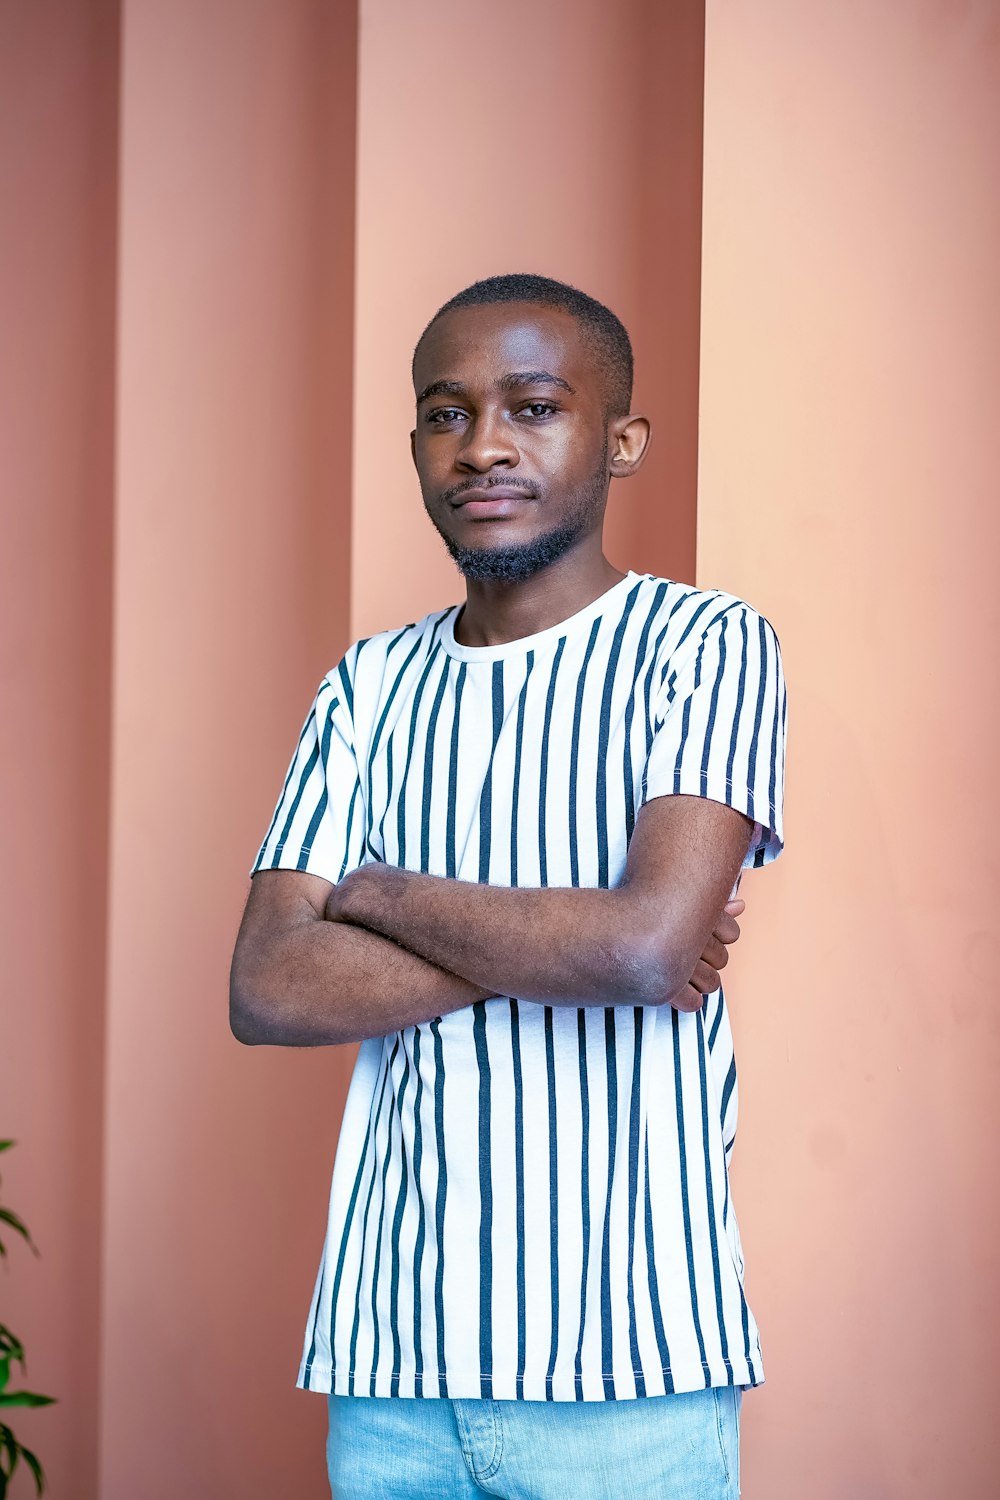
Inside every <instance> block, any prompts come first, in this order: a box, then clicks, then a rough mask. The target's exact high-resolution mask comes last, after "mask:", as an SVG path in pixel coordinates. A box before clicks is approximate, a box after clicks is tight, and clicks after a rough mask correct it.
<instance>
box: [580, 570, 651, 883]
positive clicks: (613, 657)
mask: <svg viewBox="0 0 1000 1500" xmlns="http://www.w3.org/2000/svg"><path fill="white" fill-rule="evenodd" d="M640 587H641V585H640V584H638V583H637V584H636V586H635V588H634V589H633V590H632V592H631V593H630V594H629V596H628V600H627V602H626V605H625V610H624V613H623V614H622V617H621V619H620V620H619V621H618V625H617V628H616V629H615V633H614V637H613V639H612V642H611V650H610V652H609V654H608V665H607V669H606V671H605V673H604V693H603V695H602V697H601V717H600V723H599V727H598V735H597V796H596V798H595V806H596V810H597V884H598V885H599V886H601V887H602V888H605V889H606V888H607V885H608V739H609V737H610V733H611V697H612V693H613V691H614V685H615V678H616V676H617V673H618V658H619V656H620V655H621V649H622V641H623V640H624V638H625V628H626V626H627V625H628V620H629V615H630V614H631V613H632V606H633V605H634V604H635V601H636V598H637V596H638V593H639V589H640ZM629 699H630V701H631V694H630V695H629ZM627 738H628V736H627V734H626V739H627ZM575 823H576V819H575V818H574V819H573V824H572V825H571V826H575ZM573 883H574V885H575V884H576V882H575V881H574V882H573Z"/></svg>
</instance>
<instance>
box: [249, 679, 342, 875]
mask: <svg viewBox="0 0 1000 1500" xmlns="http://www.w3.org/2000/svg"><path fill="white" fill-rule="evenodd" d="M351 697H352V694H351V684H350V678H349V675H348V672H347V667H346V662H345V661H341V662H340V663H339V665H338V667H336V668H334V670H333V671H332V672H330V673H328V675H327V676H326V677H324V679H323V681H322V682H321V683H320V685H319V688H318V690H317V693H316V697H315V698H314V699H313V703H312V707H311V708H310V710H309V713H308V715H307V717H306V721H305V724H304V725H303V726H302V733H301V734H300V735H299V742H298V744H297V745H296V747H295V752H294V754H293V755H292V759H291V764H290V765H289V767H288V774H287V776H286V777H285V782H284V786H283V787H282V789H281V795H280V797H279V798H278V805H277V807H276V808H275V810H274V817H273V818H272V819H271V826H270V827H269V828H268V830H267V834H266V836H265V838H264V842H263V843H262V844H261V846H260V849H259V850H258V852H257V857H256V859H255V860H254V862H253V865H252V867H251V870H250V874H251V875H255V874H256V873H257V871H258V870H304V871H306V873H307V874H309V875H320V876H322V877H323V879H324V880H329V881H331V882H332V884H334V885H336V884H337V882H338V881H339V880H341V879H343V877H344V875H345V874H346V872H347V871H348V870H349V869H355V868H356V867H357V866H358V865H360V864H361V863H362V856H363V852H364V821H365V820H364V816H363V810H362V807H363V800H364V799H363V795H362V787H361V776H360V772H359V770H358V763H357V758H356V756H355V752H354V734H353V725H352V720H351Z"/></svg>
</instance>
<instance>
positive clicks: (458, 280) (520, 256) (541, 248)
mask: <svg viewBox="0 0 1000 1500" xmlns="http://www.w3.org/2000/svg"><path fill="white" fill-rule="evenodd" d="M664 11H666V14H664V13H663V12H664ZM703 28H704V7H703V5H702V3H701V0H697V3H694V0H683V3H678V4H675V5H672V6H670V7H661V6H659V5H656V4H654V3H653V0H623V3H620V4H618V5H617V6H616V8H615V14H614V20H613V24H612V20H611V14H610V12H609V9H608V6H607V4H606V3H605V0H546V3H545V4H544V5H538V4H534V3H530V0H514V3H512V4H510V5H508V6H504V7H500V6H496V5H494V4H488V3H484V0H480V3H473V4H469V5H464V6H459V7H457V8H452V9H450V10H449V11H448V14H447V22H446V25H445V24H444V23H443V22H442V23H440V24H439V23H434V24H429V21H428V12H427V10H426V8H425V7H423V6H419V5H413V4H412V3H410V0H361V44H360V53H359V78H358V94H359V98H358V220H357V266H358V274H357V304H356V316H357V338H356V342H355V406H354V409H355V417H354V485H353V497H354V498H353V505H354V511H353V528H354V545H353V548H352V574H351V580H352V588H351V629H352V634H353V635H369V634H371V633H372V632H373V631H376V630H383V629H385V628H387V626H389V625H391V624H396V623H400V624H402V623H404V622H405V621H407V620H412V619H416V618H418V617H419V616H420V615H421V614H424V613H426V612H427V611H428V610H431V609H437V608H440V607H441V606H442V605H445V604H449V603H452V602H455V601H457V600H459V599H461V598H464V585H463V583H462V580H461V578H460V576H459V574H458V573H457V571H456V569H455V567H454V565H453V563H452V562H451V560H450V558H449V557H448V555H447V553H446V552H445V549H444V545H443V543H442V542H441V541H440V539H439V537H438V535H437V533H436V532H435V531H434V529H433V527H432V526H431V524H430V522H429V521H428V520H427V517H426V515H425V514H424V511H423V507H422V504H421V499H420V491H419V488H418V486H417V483H416V477H415V475H414V473H413V469H412V465H411V462H410V452H409V432H410V429H411V427H412V426H413V387H412V385H411V383H410V376H409V368H410V356H411V354H412V351H413V346H414V344H415V343H416V341H417V338H418V337H419V335H420V332H421V330H422V328H423V327H424V325H425V323H426V322H427V321H428V319H429V318H430V317H431V316H432V314H433V313H434V312H435V311H436V310H437V308H438V307H439V306H440V305H441V303H442V302H444V301H446V300H447V298H448V297H450V296H451V295H452V294H453V293H455V292H457V291H459V290H460V289H461V288H462V287H463V286H465V285H467V284H468V283H469V282H471V281H475V280H478V279H479V278H480V277H483V276H491V275H495V274H497V273H498V272H504V271H538V272H541V273H542V274H543V275H550V276H556V277H559V278H560V279H561V280H564V281H571V282H575V283H576V284H578V285H579V286H582V287H583V288H584V289H585V290H586V291H589V292H591V293H592V294H593V295H595V296H597V297H599V298H601V299H602V300H604V301H606V302H608V303H609V305H610V306H611V307H613V308H614V310H615V311H616V312H617V313H618V314H619V316H620V317H622V319H623V320H624V322H625V324H626V326H627V327H629V328H630V329H632V330H634V332H635V342H636V359H637V370H638V378H637V385H636V409H638V410H644V411H647V412H648V413H649V414H650V415H651V416H652V417H653V418H654V425H655V428H656V437H655V439H654V444H653V447H652V448H651V450H650V456H649V459H648V462H647V464H646V465H645V467H644V469H643V471H642V473H641V474H640V475H638V476H637V477H636V478H635V479H633V480H629V481H628V483H627V484H626V483H616V484H614V485H613V486H612V491H611V500H610V503H609V509H608V528H607V535H608V550H609V552H610V555H611V558H612V560H613V561H615V562H616V563H617V564H618V565H619V566H622V567H629V566H636V567H642V568H649V569H650V570H654V571H655V570H660V571H663V572H666V573H669V574H670V575H671V576H673V577H680V578H690V577H692V576H693V571H694V507H695V479H696V466H697V381H698V355H697V349H698V275H699V267H698V260H699V228H700V226H699V219H700V192H701V184H700V173H699V166H700V160H701V59H702V45H703ZM654 246H655V249H654Z"/></svg>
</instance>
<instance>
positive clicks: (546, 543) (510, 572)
mask: <svg viewBox="0 0 1000 1500" xmlns="http://www.w3.org/2000/svg"><path fill="white" fill-rule="evenodd" d="M607 459H608V445H607V441H605V444H604V452H603V454H602V457H601V463H600V466H599V467H598V468H595V470H594V472H593V474H592V475H591V477H590V479H589V480H588V482H587V483H586V485H585V486H584V487H583V488H582V489H581V490H580V492H579V496H578V503H577V505H576V506H575V507H574V509H573V513H572V514H571V515H570V516H569V517H567V518H566V519H565V520H564V521H563V522H562V523H561V524H560V525H559V526H553V527H552V528H551V529H550V530H549V531H544V532H542V534H541V535H540V536H534V537H531V538H530V540H528V541H526V542H507V543H505V542H503V541H500V542H494V543H493V544H492V545H490V544H489V543H487V545H485V546H483V547H467V546H464V545H463V544H462V543H461V542H457V541H456V540H455V538H454V537H451V536H449V535H448V534H447V532H445V531H444V530H443V529H442V528H441V526H439V525H438V523H437V520H436V519H435V517H434V516H433V515H431V520H432V521H433V523H434V526H435V528H436V530H437V532H438V535H439V536H440V538H441V540H442V541H443V542H444V544H445V546H446V548H447V549H448V554H449V556H450V557H451V560H452V562H453V563H454V564H455V566H456V567H457V568H458V570H459V572H460V573H461V574H462V576H463V577H464V578H468V579H473V580H475V581H476V582H478V583H522V582H523V581H524V580H525V579H526V578H530V577H531V576H532V574H534V573H538V572H539V571H540V570H541V569H542V568H547V567H548V566H549V564H550V563H554V562H555V561H556V559H557V558H559V557H562V556H563V554H564V553H565V552H568V551H569V549H570V548H571V547H572V546H574V544H575V543H576V542H578V541H579V540H580V538H581V537H584V536H586V535H587V534H588V533H589V532H591V531H593V530H594V527H595V526H599V525H600V522H601V518H602V516H603V514H604V505H605V499H606V495H607V483H608V470H607ZM428 514H430V512H428Z"/></svg>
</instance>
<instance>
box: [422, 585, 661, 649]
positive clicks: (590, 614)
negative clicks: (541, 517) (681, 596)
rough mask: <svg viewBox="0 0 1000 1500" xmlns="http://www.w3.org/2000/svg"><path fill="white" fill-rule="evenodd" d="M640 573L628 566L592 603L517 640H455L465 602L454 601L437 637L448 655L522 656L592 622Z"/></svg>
mask: <svg viewBox="0 0 1000 1500" xmlns="http://www.w3.org/2000/svg"><path fill="white" fill-rule="evenodd" d="M641 576H642V575H641V574H639V573H636V572H635V571H634V570H633V569H632V568H629V570H628V572H627V573H626V574H625V577H624V578H619V580H618V582H617V583H613V584H612V585H611V587H610V588H609V589H606V590H605V591H604V593H603V594H598V596H597V598H596V599H591V601H590V603H589V604H585V605H584V606H583V608H582V609H578V610H577V611H576V613H575V614H572V615H569V616H567V618H566V619H565V620H559V621H557V622H556V624H555V625H549V626H548V627H547V628H546V629H545V630H536V631H535V633H534V635H522V636H518V638H517V639H516V640H513V641H502V642H501V643H500V644H499V645H496V646H463V644H462V643H461V641H456V639H455V621H456V619H457V618H458V613H459V610H461V608H462V605H461V604H454V605H452V607H451V611H450V613H449V614H448V616H447V618H446V619H445V621H444V623H443V624H442V626H441V632H440V634H439V636H438V640H439V641H440V643H441V645H442V646H443V647H444V649H445V651H447V653H448V655H449V656H454V657H456V658H457V659H458V660H459V661H502V660H503V658H504V657H505V656H520V655H523V653H524V652H526V651H536V650H540V649H542V648H544V647H545V646H546V645H549V644H551V643H554V642H555V641H557V640H558V639H559V637H560V636H563V635H570V634H572V633H573V632H574V631H576V630H578V629H580V627H581V626H585V625H590V624H592V622H593V621H594V620H595V619H596V618H597V616H598V615H601V614H603V613H604V611H605V610H606V609H607V608H608V606H609V605H610V604H612V603H614V601H615V600H616V599H617V598H618V597H619V596H620V595H622V596H623V595H625V594H626V593H627V592H628V590H629V589H630V588H631V587H632V586H633V584H635V582H636V581H637V579H639V578H640V577H641Z"/></svg>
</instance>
